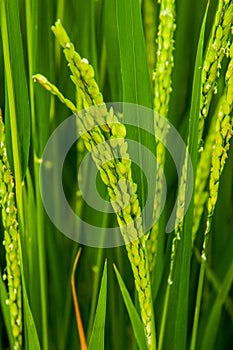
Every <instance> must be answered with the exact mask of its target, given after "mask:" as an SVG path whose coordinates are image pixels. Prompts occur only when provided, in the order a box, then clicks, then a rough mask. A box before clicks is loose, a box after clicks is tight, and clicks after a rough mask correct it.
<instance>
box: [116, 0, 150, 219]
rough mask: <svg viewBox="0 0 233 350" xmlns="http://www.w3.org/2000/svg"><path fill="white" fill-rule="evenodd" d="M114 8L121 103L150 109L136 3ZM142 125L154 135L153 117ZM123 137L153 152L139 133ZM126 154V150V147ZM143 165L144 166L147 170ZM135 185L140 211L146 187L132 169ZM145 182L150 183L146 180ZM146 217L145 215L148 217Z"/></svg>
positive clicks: (129, 132) (137, 115) (122, 3)
mask: <svg viewBox="0 0 233 350" xmlns="http://www.w3.org/2000/svg"><path fill="white" fill-rule="evenodd" d="M114 3H115V4H116V25H117V34H118V43H119V52H120V67H121V78H122V90H123V96H122V100H123V102H131V103H135V104H138V105H143V106H146V107H149V108H152V90H151V81H150V75H149V70H148V64H147V57H146V48H145V41H144V34H143V25H142V18H141V9H140V4H139V2H134V1H133V0H129V1H124V0H119V1H117V2H115V1H114ZM140 118H143V116H142V115H140V113H135V121H137V124H138V125H142V119H141V122H140V121H139V120H140ZM143 123H145V124H147V126H148V127H149V130H151V131H152V133H154V119H153V114H151V119H150V118H145V119H144V120H143ZM127 136H128V137H129V138H132V139H133V140H135V141H137V142H138V143H139V144H141V143H143V144H144V145H145V146H146V147H147V148H149V149H152V150H153V151H154V148H153V147H154V139H151V138H148V135H147V136H146V135H145V133H143V131H142V130H141V129H139V128H138V129H136V128H132V129H131V128H130V129H128V130H127ZM129 150H130V147H129ZM138 152H139V157H142V155H141V150H140V146H139V148H138ZM147 165H148V167H150V169H151V176H152V178H154V174H155V172H154V168H155V165H154V167H153V164H149V162H148V164H147ZM147 165H145V166H147ZM133 173H134V175H135V176H134V177H135V181H136V182H137V184H138V186H139V187H138V194H139V198H140V200H141V205H142V207H143V205H144V203H145V200H146V190H145V189H146V184H145V180H144V179H143V175H142V172H141V171H140V170H139V169H137V168H135V167H133ZM148 181H150V180H149V179H148ZM148 215H149V213H148Z"/></svg>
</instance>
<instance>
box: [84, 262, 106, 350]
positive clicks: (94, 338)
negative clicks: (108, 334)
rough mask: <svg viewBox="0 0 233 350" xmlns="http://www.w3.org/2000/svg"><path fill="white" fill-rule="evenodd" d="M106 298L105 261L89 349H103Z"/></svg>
mask: <svg viewBox="0 0 233 350" xmlns="http://www.w3.org/2000/svg"><path fill="white" fill-rule="evenodd" d="M106 299H107V262H105V265H104V271H103V276H102V281H101V286H100V293H99V299H98V304H97V308H96V314H95V319H94V325H93V330H92V333H91V338H90V342H89V346H88V349H89V350H104V333H105V317H106Z"/></svg>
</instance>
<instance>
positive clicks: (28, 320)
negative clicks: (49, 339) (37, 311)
mask: <svg viewBox="0 0 233 350" xmlns="http://www.w3.org/2000/svg"><path fill="white" fill-rule="evenodd" d="M21 276H22V291H23V293H22V294H23V309H24V336H25V350H30V349H33V350H41V346H40V342H39V339H38V334H37V330H36V325H35V322H34V319H33V315H32V312H31V308H30V304H29V300H28V295H27V290H26V284H25V278H24V271H23V262H22V253H21Z"/></svg>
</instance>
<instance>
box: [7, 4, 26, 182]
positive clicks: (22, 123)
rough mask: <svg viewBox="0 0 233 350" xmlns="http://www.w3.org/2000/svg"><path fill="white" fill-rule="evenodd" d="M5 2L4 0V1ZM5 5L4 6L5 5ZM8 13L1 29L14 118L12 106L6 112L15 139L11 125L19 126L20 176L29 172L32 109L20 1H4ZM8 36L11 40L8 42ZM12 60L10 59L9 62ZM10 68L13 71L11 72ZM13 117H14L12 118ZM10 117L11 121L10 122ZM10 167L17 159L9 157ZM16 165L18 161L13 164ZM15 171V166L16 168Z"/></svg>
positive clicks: (15, 155) (9, 142) (9, 95)
mask: <svg viewBox="0 0 233 350" xmlns="http://www.w3.org/2000/svg"><path fill="white" fill-rule="evenodd" d="M2 2H3V3H4V2H5V1H2ZM2 6H4V5H2ZM5 15H6V18H5V19H6V27H5V29H6V30H5V29H4V26H3V28H2V35H3V45H4V46H5V47H4V53H5V54H6V53H7V50H6V45H7V44H8V45H9V47H8V49H9V57H7V56H5V59H4V61H5V62H4V64H5V71H8V72H6V75H7V81H6V83H7V84H6V85H7V89H8V98H9V101H8V103H9V104H11V103H12V100H13V99H14V102H13V104H14V107H15V113H16V115H15V117H14V112H13V115H12V113H11V109H12V108H13V107H12V106H9V113H10V114H9V115H6V118H7V120H8V121H7V123H8V125H11V132H12V138H15V137H16V136H15V133H14V129H13V128H12V123H15V124H16V125H15V127H16V128H17V138H18V141H17V142H18V149H19V150H18V153H19V154H18V155H17V154H15V151H16V150H15V147H14V146H13V145H12V149H13V152H14V153H13V157H19V160H20V167H21V177H22V178H23V177H24V175H25V173H26V168H27V164H28V156H29V146H30V109H29V98H28V87H27V80H26V74H25V65H24V53H23V45H22V35H21V28H20V22H19V4H18V0H13V1H7V2H5ZM6 39H7V41H8V43H7V42H6ZM8 59H9V61H7V60H8ZM10 71H11V72H10ZM9 74H11V77H12V86H11V85H9V84H11V83H10V80H9V79H8V77H9ZM11 118H12V119H13V120H11ZM9 120H11V121H10V122H9ZM7 137H8V146H10V144H11V142H14V140H13V139H12V140H11V141H10V139H9V137H10V134H9V133H8V134H7ZM10 164H11V168H12V169H13V166H12V165H13V164H14V162H13V161H12V159H10ZM14 165H15V164H14ZM14 170H15V171H16V169H14Z"/></svg>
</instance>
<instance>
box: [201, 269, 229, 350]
mask: <svg viewBox="0 0 233 350" xmlns="http://www.w3.org/2000/svg"><path fill="white" fill-rule="evenodd" d="M232 282H233V262H232V263H231V266H230V267H229V269H228V271H227V274H226V277H225V279H224V281H223V282H222V284H221V289H220V291H219V292H218V295H217V297H216V299H215V302H214V304H213V307H212V309H211V312H210V315H209V319H208V323H207V324H206V325H205V332H204V337H203V338H202V342H201V346H200V349H201V350H204V349H214V345H215V343H216V337H217V331H218V329H219V322H220V317H221V312H222V306H223V304H224V302H225V300H226V298H227V295H228V293H229V291H230V288H231V286H232Z"/></svg>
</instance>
